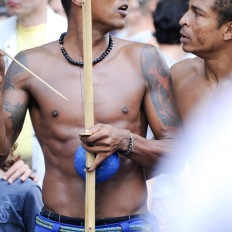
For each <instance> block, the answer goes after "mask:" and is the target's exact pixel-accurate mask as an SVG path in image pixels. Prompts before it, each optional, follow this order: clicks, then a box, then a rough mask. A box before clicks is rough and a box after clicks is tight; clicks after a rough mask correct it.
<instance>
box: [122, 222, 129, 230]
mask: <svg viewBox="0 0 232 232" xmlns="http://www.w3.org/2000/svg"><path fill="white" fill-rule="evenodd" d="M120 226H121V228H122V232H130V231H131V230H130V226H129V224H128V223H127V222H122V223H120Z"/></svg>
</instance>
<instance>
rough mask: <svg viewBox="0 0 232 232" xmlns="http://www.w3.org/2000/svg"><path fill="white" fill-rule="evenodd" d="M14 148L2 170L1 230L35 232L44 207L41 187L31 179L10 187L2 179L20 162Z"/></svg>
mask: <svg viewBox="0 0 232 232" xmlns="http://www.w3.org/2000/svg"><path fill="white" fill-rule="evenodd" d="M15 148H16V144H15V145H14V146H13V148H12V150H11V152H10V154H9V156H8V158H7V159H6V161H5V162H4V163H3V166H2V167H1V169H0V189H1V191H0V209H1V210H0V230H1V232H9V231H14V232H34V231H35V217H36V215H37V214H38V213H39V212H40V211H41V209H42V207H43V203H42V194H41V189H40V187H39V186H38V185H37V184H35V183H34V182H33V181H32V180H31V179H27V180H26V181H25V182H21V181H20V180H19V179H18V180H17V181H16V182H14V183H13V184H11V185H9V184H8V182H6V181H4V180H3V179H2V177H3V176H4V174H5V172H6V171H8V169H9V168H10V167H11V166H12V165H13V164H14V163H15V162H17V160H19V156H17V155H14V153H13V152H14V149H15Z"/></svg>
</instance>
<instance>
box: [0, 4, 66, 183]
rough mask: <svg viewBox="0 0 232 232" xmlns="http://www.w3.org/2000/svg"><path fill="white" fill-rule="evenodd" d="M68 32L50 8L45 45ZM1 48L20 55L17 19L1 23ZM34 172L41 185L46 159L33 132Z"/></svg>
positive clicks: (62, 20) (8, 60) (7, 61)
mask: <svg viewBox="0 0 232 232" xmlns="http://www.w3.org/2000/svg"><path fill="white" fill-rule="evenodd" d="M65 31H67V19H66V18H65V17H62V16H60V15H58V14H56V13H55V12H54V11H53V10H52V9H51V8H50V7H49V6H48V7H47V17H46V39H45V43H50V42H52V41H55V40H58V39H59V37H60V34H61V33H62V32H65ZM0 35H1V36H0V48H1V49H3V50H4V51H6V52H7V53H8V54H10V55H11V56H12V57H14V56H15V55H16V54H17V53H18V48H17V17H16V16H11V17H9V18H7V19H5V20H2V21H0ZM5 62H6V68H8V67H9V65H10V63H11V59H10V58H9V57H7V56H5ZM32 170H33V171H34V172H35V174H36V175H38V176H39V185H40V187H42V182H43V178H44V173H45V165H44V157H43V153H42V150H41V148H40V145H39V143H38V141H37V139H36V137H35V135H34V132H33V148H32Z"/></svg>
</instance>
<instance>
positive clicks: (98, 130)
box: [0, 0, 180, 218]
mask: <svg viewBox="0 0 232 232" xmlns="http://www.w3.org/2000/svg"><path fill="white" fill-rule="evenodd" d="M126 3H127V1H121V0H94V1H92V11H93V58H96V57H98V56H100V55H101V54H102V53H103V51H105V49H106V48H107V46H108V41H109V35H108V32H109V31H112V30H114V29H120V28H121V27H123V25H124V24H125V17H126V14H127V11H125V12H122V10H121V7H122V5H123V4H126ZM81 12H82V9H81V6H80V5H79V4H78V2H74V1H73V2H72V8H71V12H70V16H69V27H68V33H67V36H65V38H64V44H63V46H64V47H65V49H66V51H67V52H68V54H69V56H70V57H72V58H73V59H74V60H78V61H82V60H83V58H82V57H83V52H82V42H83V41H82V34H83V31H82V27H81V26H80V25H81V22H82V14H81ZM113 41H114V45H113V49H112V51H111V52H110V53H109V55H108V56H107V57H106V58H105V59H104V60H103V61H101V62H100V63H98V64H97V65H95V66H93V89H94V123H95V125H94V126H93V127H91V128H87V129H89V131H90V132H91V133H92V134H93V135H91V136H90V137H88V138H84V139H82V141H81V140H80V137H79V134H80V133H81V132H83V130H84V116H85V115H84V112H83V104H84V86H83V81H84V76H83V75H84V74H83V72H84V71H83V68H80V67H77V66H74V65H72V64H70V63H69V62H68V61H67V60H66V59H65V58H64V56H63V55H62V53H61V51H60V46H59V43H58V41H55V42H52V43H50V44H47V45H44V46H41V47H37V48H34V49H31V50H27V51H24V52H21V53H20V54H18V55H17V57H16V58H17V59H18V60H19V61H20V62H21V63H23V64H24V65H25V66H26V67H28V68H29V69H30V70H32V71H33V72H34V73H36V74H37V75H38V76H39V77H41V78H42V79H43V80H44V81H46V82H47V83H48V84H50V85H51V86H53V87H54V88H55V89H56V90H58V91H59V92H60V93H61V94H63V95H64V96H65V97H66V98H67V99H68V100H69V101H70V102H66V101H65V100H64V99H62V98H61V97H59V96H58V95H56V94H54V92H53V91H51V90H50V89H49V88H47V87H45V86H44V84H43V83H41V82H39V81H38V80H36V79H35V78H34V77H32V76H31V75H30V74H29V73H28V72H26V71H24V70H23V69H22V68H21V67H19V66H18V65H17V64H15V63H13V64H12V65H11V66H10V67H9V69H8V72H7V75H6V77H5V78H4V83H3V73H4V72H3V62H1V65H0V67H1V68H0V74H1V76H2V77H1V79H0V83H1V88H2V90H3V94H2V95H1V96H0V98H1V101H0V102H3V109H1V111H0V115H1V116H0V143H1V145H2V146H1V147H0V149H1V150H0V154H1V155H2V156H4V155H6V153H7V151H8V150H9V148H10V146H11V145H12V144H13V143H14V141H15V140H16V138H17V136H18V134H19V133H20V131H21V128H22V124H23V120H24V117H25V114H26V109H27V108H29V110H30V115H31V119H32V123H33V126H34V130H35V133H36V136H37V138H38V141H39V143H40V145H41V147H42V150H43V153H44V157H45V165H46V173H45V178H44V183H43V201H44V205H45V207H46V208H47V209H49V210H51V211H54V212H56V213H58V214H62V215H66V216H72V217H79V218H84V213H85V210H84V208H85V181H84V180H83V179H81V177H79V176H78V175H77V174H76V172H75V169H74V153H75V151H76V149H77V148H78V147H79V146H80V145H81V143H82V144H83V146H84V147H85V149H86V150H88V151H89V152H91V153H96V154H97V156H96V159H95V162H94V164H93V165H92V166H91V167H90V169H89V171H93V170H95V169H96V167H97V166H98V165H99V164H100V163H101V162H102V161H103V160H104V159H106V158H107V157H109V156H110V155H111V154H112V153H113V152H116V151H126V150H127V149H128V145H129V138H130V134H129V133H128V131H127V130H130V131H131V133H132V134H133V138H134V152H133V153H131V154H129V155H128V157H123V156H120V162H121V164H120V169H119V170H118V172H117V173H116V175H115V176H114V177H113V178H112V179H110V180H109V181H107V182H104V183H102V184H97V185H96V218H102V217H117V216H123V215H130V214H136V213H145V212H147V211H148V209H147V204H146V199H147V190H146V176H145V175H146V173H150V172H152V171H153V170H155V174H158V173H160V172H162V171H164V170H159V169H158V168H156V167H157V164H158V163H159V162H160V161H166V160H167V162H168V163H170V164H172V166H173V165H175V164H176V162H177V158H176V157H173V156H171V157H170V156H168V157H167V158H166V156H165V155H164V154H166V152H168V151H171V150H172V145H173V142H174V141H175V132H176V131H177V130H178V129H179V128H180V121H179V117H178V114H177V111H176V108H175V105H174V98H173V93H172V83H171V77H170V72H169V69H168V67H167V65H166V63H165V61H164V60H163V59H162V58H161V56H160V54H159V51H158V50H157V49H156V48H155V47H153V46H151V45H145V44H140V43H132V42H129V41H123V40H120V39H117V38H115V37H113ZM1 61H2V60H1ZM2 115H4V117H2ZM148 123H149V124H150V127H151V129H152V131H153V133H154V135H155V137H156V138H157V140H146V139H145V136H146V130H147V125H148ZM6 135H7V136H6ZM83 141H84V142H85V143H83ZM93 145H96V146H93ZM165 171H167V170H165Z"/></svg>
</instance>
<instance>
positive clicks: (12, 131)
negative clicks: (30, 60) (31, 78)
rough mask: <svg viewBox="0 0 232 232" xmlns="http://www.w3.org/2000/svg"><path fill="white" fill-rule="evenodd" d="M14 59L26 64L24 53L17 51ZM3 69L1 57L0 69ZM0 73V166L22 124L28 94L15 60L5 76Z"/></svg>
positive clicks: (21, 72)
mask: <svg viewBox="0 0 232 232" xmlns="http://www.w3.org/2000/svg"><path fill="white" fill-rule="evenodd" d="M16 59H17V60H18V61H19V62H21V63H22V64H24V65H26V62H25V60H26V59H25V55H24V54H23V53H19V54H18V55H17V56H16ZM3 69H4V65H3V61H2V58H1V63H0V70H3ZM3 73H4V72H3V71H0V75H1V82H0V84H1V96H0V98H1V103H0V104H1V107H0V144H1V146H0V166H1V165H2V163H3V162H4V161H5V159H6V158H7V155H8V152H9V150H10V148H11V147H12V145H13V144H14V143H15V141H16V139H17V137H18V135H19V133H20V131H21V129H22V126H23V122H24V118H25V115H26V110H27V103H28V95H27V93H26V91H25V90H24V89H25V88H24V87H25V86H24V85H25V79H26V78H25V77H26V75H25V71H24V70H23V69H22V68H21V67H20V66H19V65H18V64H16V63H15V62H12V64H11V65H10V67H9V69H8V71H7V73H6V76H5V78H3Z"/></svg>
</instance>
